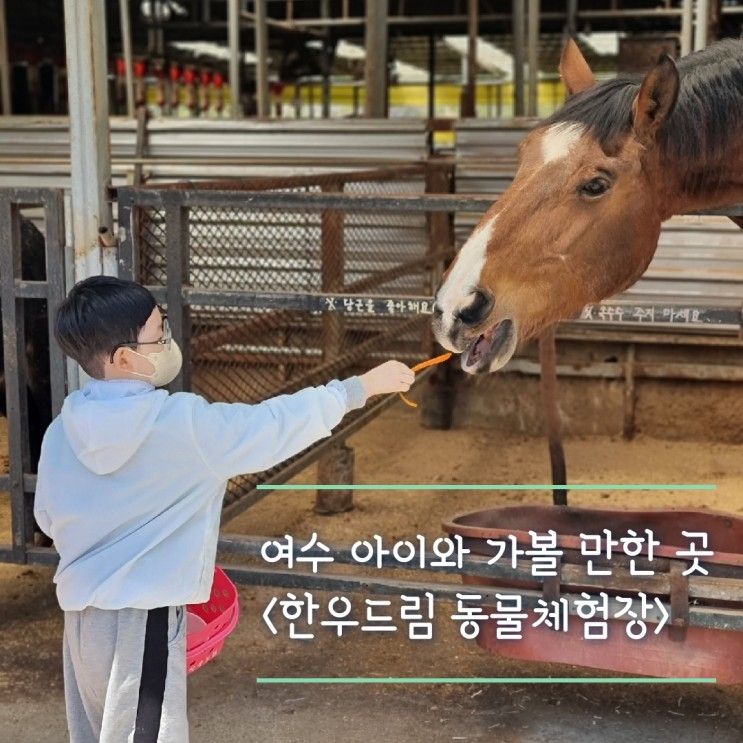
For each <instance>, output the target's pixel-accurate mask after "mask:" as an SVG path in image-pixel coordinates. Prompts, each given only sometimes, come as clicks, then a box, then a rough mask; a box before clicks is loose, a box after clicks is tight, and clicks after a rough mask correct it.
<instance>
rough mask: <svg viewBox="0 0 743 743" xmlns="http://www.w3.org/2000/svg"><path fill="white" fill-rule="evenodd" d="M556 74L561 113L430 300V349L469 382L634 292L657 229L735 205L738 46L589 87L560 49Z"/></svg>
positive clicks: (741, 165)
mask: <svg viewBox="0 0 743 743" xmlns="http://www.w3.org/2000/svg"><path fill="white" fill-rule="evenodd" d="M560 74H561V75H562V78H563V80H564V82H565V84H566V86H567V88H568V92H569V94H570V96H571V97H570V99H569V100H568V102H567V103H566V105H565V106H564V107H563V108H562V109H560V110H559V111H557V112H556V113H555V114H554V115H553V116H552V117H551V118H550V119H548V120H547V121H545V122H544V123H542V124H541V125H540V126H539V127H537V128H536V129H534V130H533V131H532V132H531V133H530V134H529V135H528V136H527V137H526V138H525V139H524V140H523V142H522V143H521V146H520V148H519V167H518V171H517V173H516V176H515V178H514V181H513V183H512V185H511V186H510V188H509V189H508V190H507V191H506V192H505V193H504V194H503V196H502V197H501V198H500V199H498V201H497V203H495V204H494V205H493V206H492V207H491V208H490V209H489V210H488V211H487V212H486V214H485V215H484V217H483V218H482V220H481V221H480V223H479V224H478V226H477V227H476V228H475V231H474V232H473V233H472V235H471V236H470V238H469V239H468V240H467V242H466V243H465V244H464V246H463V247H462V249H461V250H460V252H459V254H458V255H457V258H456V260H455V261H454V262H453V263H452V265H451V266H450V267H449V269H448V271H447V272H446V274H444V277H443V279H442V282H441V284H440V286H439V288H438V290H437V292H436V304H435V308H434V318H433V328H434V333H435V335H436V338H437V340H438V341H439V343H441V345H442V346H444V347H445V348H447V349H449V350H451V351H455V352H461V353H462V361H461V363H462V368H463V369H464V370H465V371H467V372H470V373H476V372H486V371H495V370H497V369H499V368H501V367H502V366H503V365H504V364H505V363H506V362H507V361H508V360H509V359H510V358H511V356H512V355H513V353H514V351H515V350H516V348H517V346H518V345H519V344H522V343H523V342H525V341H527V340H529V339H530V338H533V337H535V336H537V335H539V334H540V333H542V332H543V331H544V330H545V329H546V328H548V327H550V326H551V325H552V324H554V323H555V322H557V321H559V320H562V319H566V318H571V317H575V316H576V315H577V314H578V313H580V311H581V309H582V308H583V307H584V306H585V305H586V304H589V303H592V302H598V301H600V300H602V299H605V298H606V297H609V296H612V295H614V294H617V293H618V292H621V291H623V290H624V289H626V288H627V287H628V286H630V285H631V284H633V283H634V282H635V281H636V280H637V279H638V278H639V277H640V276H641V275H642V273H643V272H644V271H645V269H646V268H647V266H648V264H649V263H650V260H651V258H652V257H653V253H654V252H655V249H656V247H657V244H658V235H659V233H660V226H661V222H663V221H664V220H665V219H668V218H669V217H671V216H672V215H674V214H681V213H684V212H689V211H693V210H698V209H709V208H714V207H724V206H730V205H732V204H735V203H738V202H743V41H738V40H727V41H723V42H720V43H718V44H716V45H713V46H711V47H709V48H708V49H705V50H703V51H700V52H697V53H696V54H693V55H690V56H689V57H685V58H684V59H682V60H680V61H679V63H678V65H676V64H675V63H674V62H673V60H672V59H671V58H670V57H668V56H665V57H662V58H661V59H660V60H659V61H658V63H657V64H656V66H655V67H654V68H653V69H652V70H650V72H648V73H647V75H645V77H644V79H643V78H620V79H616V80H610V81H608V82H604V83H601V84H597V83H596V81H595V79H594V77H593V74H592V72H591V70H590V68H589V67H588V64H587V63H586V61H585V59H584V58H583V56H582V54H581V53H580V50H579V49H578V47H577V46H576V45H575V43H574V42H572V41H569V42H568V44H567V45H566V47H565V49H564V51H563V55H562V60H561V62H560ZM735 221H736V222H737V223H738V224H740V225H741V226H742V227H743V220H741V219H736V220H735Z"/></svg>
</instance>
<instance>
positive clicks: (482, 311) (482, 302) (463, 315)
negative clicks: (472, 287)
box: [457, 291, 493, 325]
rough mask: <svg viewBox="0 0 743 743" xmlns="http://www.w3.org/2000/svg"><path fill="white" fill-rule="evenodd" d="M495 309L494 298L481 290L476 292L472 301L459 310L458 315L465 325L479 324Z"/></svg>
mask: <svg viewBox="0 0 743 743" xmlns="http://www.w3.org/2000/svg"><path fill="white" fill-rule="evenodd" d="M492 309H493V300H492V298H491V297H489V296H488V295H487V294H485V293H484V292H481V291H476V292H475V293H474V299H473V300H472V303H471V304H470V305H469V306H468V307H465V308H463V309H461V310H459V312H457V317H458V318H459V320H460V321H461V322H462V323H463V324H464V325H477V324H478V323H480V322H482V321H483V320H484V319H485V318H486V317H487V316H488V315H489V314H490V310H492Z"/></svg>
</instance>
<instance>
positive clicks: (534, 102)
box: [528, 0, 539, 116]
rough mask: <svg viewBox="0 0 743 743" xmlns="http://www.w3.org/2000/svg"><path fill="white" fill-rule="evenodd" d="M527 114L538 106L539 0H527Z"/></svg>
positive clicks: (530, 113) (534, 111)
mask: <svg viewBox="0 0 743 743" xmlns="http://www.w3.org/2000/svg"><path fill="white" fill-rule="evenodd" d="M528 37H529V38H528V41H529V45H528V46H529V109H528V113H529V116H538V115H539V114H538V108H539V0H529V26H528Z"/></svg>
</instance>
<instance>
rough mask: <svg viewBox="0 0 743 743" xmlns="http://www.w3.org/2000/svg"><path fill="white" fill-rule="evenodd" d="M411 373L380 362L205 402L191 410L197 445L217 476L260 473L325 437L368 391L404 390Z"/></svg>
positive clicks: (363, 401) (370, 393) (363, 400)
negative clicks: (298, 384) (298, 385)
mask: <svg viewBox="0 0 743 743" xmlns="http://www.w3.org/2000/svg"><path fill="white" fill-rule="evenodd" d="M414 378H415V375H414V374H413V372H412V371H411V370H410V369H409V368H408V367H407V366H405V364H402V363H400V362H399V361H386V362H385V363H383V364H380V365H379V366H376V367H374V368H373V369H371V370H369V371H368V372H366V373H365V374H362V375H361V376H358V377H350V378H349V379H345V380H343V381H342V382H341V381H338V380H333V381H332V382H329V383H328V384H326V385H323V386H321V387H307V388H306V389H303V390H300V391H299V392H295V393H294V394H293V395H279V396H278V397H272V398H270V399H268V400H265V401H264V402H261V403H257V404H255V405H246V404H243V403H208V402H206V400H203V399H199V400H197V402H196V403H195V406H194V412H193V430H194V438H195V440H196V444H197V448H198V449H199V451H200V452H201V454H202V457H203V459H204V462H205V464H206V465H207V466H208V467H209V468H210V469H211V471H212V472H213V473H214V474H215V475H216V476H217V477H218V478H219V479H221V480H228V479H229V478H231V477H235V476H236V475H241V474H247V473H250V472H262V471H264V470H267V469H270V468H271V467H273V466H274V465H276V464H278V463H279V462H283V461H284V460H285V459H289V458H290V457H292V456H294V455H295V454H298V453H299V452H300V451H302V450H303V449H306V448H307V447H308V446H310V445H311V444H313V443H315V442H316V441H318V440H320V439H323V438H325V437H326V436H329V435H330V433H331V432H332V430H333V428H335V427H336V426H337V425H338V423H340V421H341V419H342V418H343V416H344V415H345V414H346V413H347V412H349V411H350V410H353V409H355V408H360V407H363V406H364V405H365V404H366V401H367V399H368V398H370V397H372V396H374V395H383V394H390V393H392V392H406V391H407V390H409V389H410V386H411V384H412V383H413V380H414Z"/></svg>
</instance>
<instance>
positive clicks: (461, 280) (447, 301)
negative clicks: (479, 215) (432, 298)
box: [436, 217, 497, 351]
mask: <svg viewBox="0 0 743 743" xmlns="http://www.w3.org/2000/svg"><path fill="white" fill-rule="evenodd" d="M496 219H497V217H493V218H492V219H491V220H490V221H489V222H487V223H486V224H484V225H483V226H482V227H480V228H479V229H476V230H475V232H473V233H472V234H471V235H470V237H469V239H468V240H467V242H466V243H465V244H464V245H463V246H462V248H461V249H460V251H459V253H458V254H457V258H456V260H455V261H454V264H453V265H452V267H451V270H450V271H449V273H448V275H447V276H446V279H445V280H444V282H443V283H442V284H441V286H440V287H439V290H438V292H437V294H436V306H437V308H438V309H439V310H440V311H441V319H442V326H443V328H442V329H443V330H445V331H446V330H450V329H451V325H452V324H453V323H454V321H455V320H456V318H457V317H458V316H459V314H460V313H461V312H462V311H463V310H465V309H467V308H468V307H470V306H471V305H472V303H473V301H474V300H475V293H476V291H477V287H478V285H479V283H480V274H481V273H482V268H483V266H484V265H485V253H486V251H487V247H488V242H489V241H490V237H491V235H492V232H493V226H494V225H495V221H496ZM447 336H448V333H447ZM442 340H445V341H446V343H442V345H443V346H444V348H448V349H449V350H450V351H461V350H462V349H461V348H453V347H452V346H451V342H450V341H449V340H448V338H447V337H442Z"/></svg>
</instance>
